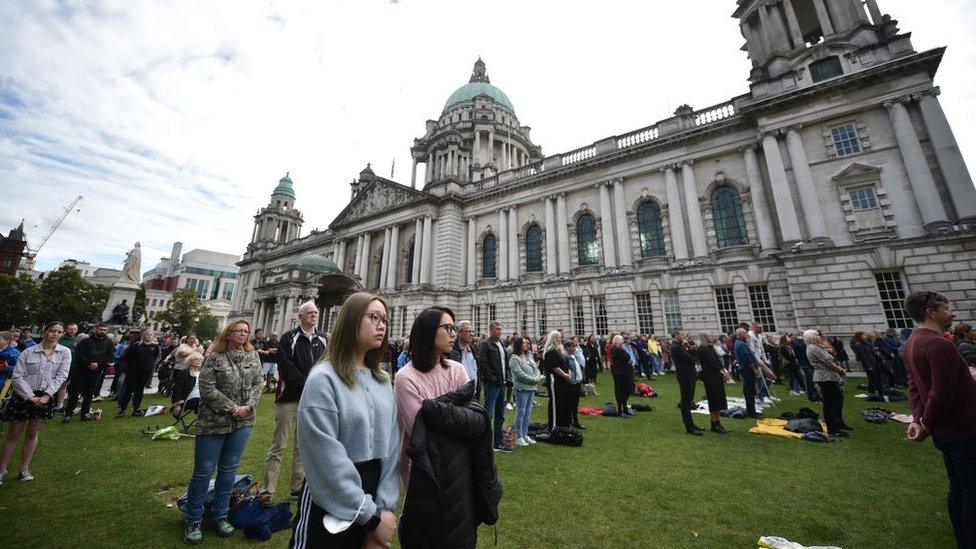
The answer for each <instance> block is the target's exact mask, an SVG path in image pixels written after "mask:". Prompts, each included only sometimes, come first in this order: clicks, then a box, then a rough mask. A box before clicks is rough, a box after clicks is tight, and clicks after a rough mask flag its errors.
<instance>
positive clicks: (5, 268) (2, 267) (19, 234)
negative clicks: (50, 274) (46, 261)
mask: <svg viewBox="0 0 976 549" xmlns="http://www.w3.org/2000/svg"><path fill="white" fill-rule="evenodd" d="M26 249H27V237H26V236H24V221H23V220H21V221H20V225H19V226H17V228H16V229H12V230H11V231H10V233H8V234H7V236H3V235H0V273H2V274H9V275H12V274H14V273H16V272H17V268H18V267H20V260H21V259H22V258H23V257H25V254H24V250H26ZM28 268H33V262H31V264H30V265H29V266H28Z"/></svg>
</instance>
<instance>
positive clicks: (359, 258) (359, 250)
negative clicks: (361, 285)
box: [353, 235, 363, 277]
mask: <svg viewBox="0 0 976 549" xmlns="http://www.w3.org/2000/svg"><path fill="white" fill-rule="evenodd" d="M353 272H354V273H355V274H356V276H358V277H362V272H363V235H359V237H358V238H357V239H356V268H355V269H354V270H353Z"/></svg>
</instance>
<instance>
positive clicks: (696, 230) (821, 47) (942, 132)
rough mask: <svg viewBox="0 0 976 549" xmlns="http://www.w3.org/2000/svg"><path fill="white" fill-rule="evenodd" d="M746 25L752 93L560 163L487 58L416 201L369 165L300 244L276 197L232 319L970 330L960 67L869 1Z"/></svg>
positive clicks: (251, 253)
mask: <svg viewBox="0 0 976 549" xmlns="http://www.w3.org/2000/svg"><path fill="white" fill-rule="evenodd" d="M733 17H734V18H736V19H738V21H739V25H740V28H741V30H742V35H743V37H744V38H745V47H744V48H743V49H744V50H745V51H746V52H748V56H749V59H750V60H751V62H752V70H751V72H750V74H749V75H748V77H749V90H748V92H747V93H745V94H742V95H739V96H736V97H733V98H732V99H730V100H728V101H726V102H724V103H722V104H719V105H715V106H711V107H708V108H704V109H694V108H692V107H690V106H687V105H685V106H681V107H679V108H678V109H677V110H676V111H675V113H674V116H673V117H671V118H668V119H666V120H661V121H658V122H656V123H654V124H651V125H648V126H645V127H642V128H639V129H636V130H634V131H632V132H629V133H626V134H624V135H617V136H609V137H605V138H602V139H599V140H597V141H595V142H593V143H592V144H589V145H586V146H583V147H580V148H578V149H575V150H572V151H568V152H565V153H561V154H554V155H549V156H545V155H543V154H542V151H541V148H540V147H539V146H538V145H535V144H534V143H532V141H531V140H530V133H529V128H528V127H526V126H524V125H522V124H521V122H520V121H519V118H518V117H517V116H516V114H515V109H514V107H513V105H512V102H511V101H510V100H509V99H508V97H507V96H506V95H505V94H504V93H503V92H502V91H501V90H499V89H498V88H497V87H495V86H494V85H492V84H491V83H490V81H489V78H488V74H487V71H486V68H485V65H484V63H483V62H481V60H478V62H477V63H476V64H475V66H474V71H473V74H472V76H471V79H470V82H469V83H467V84H465V85H464V86H462V87H460V88H459V89H458V90H457V91H455V92H454V93H453V94H452V95H451V96H450V98H449V99H448V101H447V103H446V104H445V106H444V109H443V112H442V113H441V114H440V116H439V117H438V118H437V119H436V120H428V121H427V123H426V132H425V134H424V135H423V137H421V138H419V139H416V140H414V143H413V146H412V147H411V149H410V151H411V155H412V158H413V159H414V166H413V168H414V169H413V175H412V176H411V185H410V186H407V185H403V184H399V183H397V182H394V181H390V180H387V179H384V178H382V177H379V176H377V175H376V174H375V173H373V171H372V170H371V169H370V168H369V167H367V168H366V169H365V170H363V171H362V172H361V173H360V174H359V177H358V179H356V180H355V181H354V182H353V183H351V193H352V196H351V200H350V202H349V204H348V205H347V206H346V208H345V209H344V210H343V211H342V212H341V213H340V214H339V215H338V216H337V217H336V218H335V219H334V220H333V221H332V223H331V224H330V225H329V227H328V228H327V229H326V230H318V231H312V232H311V233H309V234H307V235H306V236H300V231H301V226H302V215H301V213H300V212H299V211H298V210H296V209H295V198H296V195H295V192H294V186H293V182H292V181H291V179H290V178H289V177H288V176H286V177H285V178H283V179H282V180H281V181H280V183H279V185H278V187H277V188H275V190H274V192H273V193H272V196H271V202H270V203H269V204H268V206H267V207H265V208H263V209H261V210H259V211H258V212H257V214H256V215H255V226H254V232H253V235H252V241H251V243H250V244H249V245H248V248H247V251H246V252H245V254H244V257H243V260H242V261H241V262H240V263H239V264H238V265H239V266H240V279H239V280H240V283H239V284H238V285H237V291H236V293H235V296H234V302H233V308H234V311H232V314H239V315H242V316H245V317H250V318H252V319H253V320H254V321H255V323H256V325H257V326H260V327H263V328H266V329H274V330H278V331H281V330H284V329H287V328H289V327H291V326H292V325H293V322H294V321H293V319H294V316H295V311H296V309H297V305H298V304H299V303H300V302H301V301H302V300H305V299H316V300H317V301H318V302H319V304H320V305H322V306H325V307H330V306H333V305H337V304H339V303H341V301H342V299H343V297H344V296H345V295H347V294H348V292H351V291H353V290H354V289H358V288H366V289H369V290H372V291H376V292H378V293H379V294H381V295H383V296H384V297H385V298H386V299H387V300H388V302H389V304H390V305H391V307H392V311H391V313H392V314H391V317H392V319H393V321H392V324H391V331H392V335H393V336H401V335H403V334H405V333H406V332H407V331H408V329H409V325H410V323H411V322H412V319H413V317H414V315H415V314H416V313H417V312H419V310H420V309H422V308H423V307H425V306H428V305H432V304H439V305H445V306H448V307H451V308H452V309H453V310H454V311H455V312H456V313H457V314H458V316H459V318H462V319H471V320H473V321H474V323H475V325H476V327H477V329H478V330H479V331H484V330H485V329H486V327H487V323H488V322H489V321H491V320H495V319H497V320H500V321H502V322H503V323H504V324H505V327H506V331H509V332H511V331H514V330H520V331H521V330H526V331H528V332H529V333H530V334H532V335H534V336H537V335H539V334H541V333H544V332H546V331H548V330H551V329H554V328H562V329H565V330H567V331H568V332H570V333H576V334H583V333H599V334H605V333H607V332H609V331H612V330H623V329H627V330H634V331H639V332H643V333H647V332H657V333H663V332H665V331H670V330H671V329H673V328H675V327H678V326H683V327H685V328H687V329H690V330H693V331H698V330H711V331H713V332H715V331H719V330H721V331H723V332H725V331H728V330H729V329H730V328H732V327H733V326H735V325H736V324H737V323H738V322H739V321H744V320H753V319H755V320H757V321H760V322H762V323H764V324H765V325H766V326H767V329H768V331H780V332H783V331H795V330H798V329H800V328H807V327H817V328H820V329H823V330H824V331H825V332H828V333H836V334H841V335H843V334H850V333H851V332H852V331H853V330H855V329H882V328H885V327H894V328H900V327H905V326H908V325H909V324H910V321H909V320H908V319H907V318H906V316H905V314H904V312H903V311H902V309H901V306H900V304H901V301H902V299H903V298H904V296H905V295H906V293H907V292H908V291H909V289H911V288H931V289H936V290H939V291H944V292H946V293H947V294H948V295H949V296H950V298H951V299H952V300H953V302H954V306H955V308H956V309H957V312H958V316H959V317H960V318H963V319H972V318H973V313H974V311H976V280H974V279H973V276H972V272H973V269H976V232H974V230H976V191H974V188H973V181H972V178H971V176H970V174H969V171H968V170H967V168H966V165H965V163H964V161H963V157H962V155H961V154H960V151H959V148H958V146H957V144H956V141H955V139H954V137H953V134H952V130H951V129H950V126H949V123H948V121H947V119H946V116H945V114H944V113H943V111H942V108H941V107H940V105H939V99H938V96H939V88H938V87H936V86H935V85H934V78H935V73H936V71H937V69H938V67H939V63H940V61H941V59H942V55H943V53H944V48H938V49H934V50H930V51H924V52H917V51H915V49H914V48H913V47H912V43H911V40H910V36H909V34H907V33H901V32H900V31H899V30H898V28H897V22H896V21H894V20H893V19H891V17H889V16H888V15H882V13H881V11H880V10H879V8H878V5H877V2H876V1H874V0H867V1H866V2H861V0H738V2H737V6H736V9H735V12H734V13H733ZM733 46H735V44H728V45H727V47H733ZM635 125H636V124H635ZM419 163H424V164H426V176H425V178H424V181H423V182H422V185H421V186H420V188H417V187H418V185H417V181H416V179H417V177H416V168H417V164H419ZM330 313H331V314H328V313H327V314H325V315H323V324H327V323H328V322H329V320H330V317H333V318H334V314H335V310H334V308H333V309H332V310H331V311H330Z"/></svg>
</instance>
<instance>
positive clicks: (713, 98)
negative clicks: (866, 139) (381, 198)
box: [0, 0, 976, 268]
mask: <svg viewBox="0 0 976 549" xmlns="http://www.w3.org/2000/svg"><path fill="white" fill-rule="evenodd" d="M880 3H881V7H882V10H883V11H885V12H889V13H891V14H892V15H893V16H894V17H895V19H898V20H899V22H900V26H901V29H902V30H903V31H911V32H912V33H913V35H912V38H913V41H914V44H915V46H916V49H918V50H924V49H929V48H932V47H937V46H940V45H948V46H949V50H948V52H947V54H946V57H945V60H944V62H943V64H942V67H941V69H940V72H939V75H938V76H937V79H936V81H937V83H938V84H939V85H941V86H942V89H943V94H942V96H941V100H942V102H943V106H944V108H945V110H946V112H947V114H948V116H949V119H950V121H951V122H952V123H953V128H954V130H955V132H956V137H957V139H958V140H959V142H960V147H961V148H962V149H963V151H964V152H965V153H966V154H967V156H968V157H969V160H970V165H971V166H973V167H974V168H976V156H974V155H973V154H972V152H971V151H972V150H973V147H974V146H976V126H974V124H973V122H974V121H976V101H974V100H976V91H973V90H972V88H971V86H969V85H968V81H967V80H966V76H967V75H968V74H970V73H971V72H972V71H973V69H974V68H976V46H974V45H973V44H972V43H971V41H970V40H969V39H968V38H969V37H968V29H970V28H972V26H973V25H974V23H976V6H974V5H972V4H971V3H970V2H967V1H965V0H954V1H946V0H942V1H938V2H935V3H931V2H924V3H922V2H910V1H908V0H897V1H896V0H888V1H886V0H881V2H880ZM734 7H735V3H734V2H732V1H731V0H729V1H724V2H720V1H717V0H710V1H707V2H706V1H697V2H684V3H669V4H667V5H666V6H664V5H661V3H657V2H654V3H651V2H602V3H592V2H559V3H554V2H513V1H507V0H503V1H499V2H492V3H489V4H486V3H483V2H481V3H475V2H459V1H446V0H438V1H423V2H421V1H417V0H404V1H402V2H398V3H397V2H392V3H391V2H381V1H370V2H329V3H320V2H288V1H282V2H268V3H265V2H232V1H224V2H207V3H204V2H197V1H184V2H165V3H164V2H148V1H145V2H122V1H116V2H103V3H90V2H53V1H51V2H29V3H28V2H17V3H9V2H8V3H3V4H0V36H2V37H3V38H2V39H0V181H3V187H4V190H5V191H6V192H5V193H4V200H3V208H0V230H4V231H5V230H8V229H9V228H10V227H12V226H14V225H16V224H17V223H19V221H20V218H21V217H24V218H26V219H27V223H26V226H27V228H28V236H29V238H30V239H31V244H32V245H36V244H37V241H38V240H39V239H40V237H41V236H42V235H43V233H44V232H46V229H47V227H48V226H49V224H50V223H51V222H52V221H53V220H54V218H55V217H56V216H57V215H58V214H59V213H60V208H61V206H62V205H64V204H66V203H67V202H68V201H70V200H71V198H73V197H74V196H76V195H77V194H82V195H84V196H85V200H84V202H83V203H82V211H81V213H80V214H73V215H72V216H69V218H68V220H67V221H66V222H65V224H64V225H63V226H62V228H61V229H60V230H59V232H58V233H56V235H55V236H54V237H53V238H52V239H51V241H50V242H49V243H48V245H47V247H46V248H45V249H44V251H43V252H42V254H41V256H40V257H39V265H40V266H41V267H42V268H50V267H51V266H53V265H56V264H57V263H58V262H59V261H60V260H61V259H63V258H65V257H74V258H79V259H88V260H90V261H92V262H93V263H95V264H100V265H109V266H117V264H121V261H122V259H123V257H124V253H125V251H126V250H127V249H128V248H129V247H131V245H132V243H133V242H134V241H136V240H140V241H142V244H143V249H144V254H143V257H144V261H143V268H149V267H151V266H152V265H153V264H154V263H155V261H156V258H157V257H159V256H163V255H166V254H168V252H169V247H170V243H171V242H172V241H174V240H181V241H183V242H184V243H185V249H192V248H198V247H199V248H206V249H213V250H217V251H223V252H229V253H241V252H242V251H243V249H244V246H245V245H246V243H247V240H248V238H249V237H250V234H251V228H252V225H251V224H252V219H251V216H252V215H253V214H254V211H255V210H256V209H257V208H259V207H261V206H262V205H264V204H265V203H266V202H267V198H268V194H269V193H270V191H271V189H272V188H274V186H275V184H276V183H277V180H278V178H280V177H281V176H282V175H283V174H284V172H285V171H291V174H292V178H293V179H294V180H295V188H296V192H297V194H298V207H299V208H300V209H301V210H302V211H303V213H304V215H305V220H306V224H305V228H304V232H305V233H307V232H308V231H310V230H311V229H312V228H315V227H319V228H324V227H326V226H327V225H328V223H329V222H330V221H331V219H332V218H333V217H334V216H335V214H336V213H338V211H339V210H340V209H341V208H342V207H343V206H344V202H345V198H346V196H347V193H348V186H347V182H348V181H349V180H350V179H352V178H354V177H355V176H356V175H357V174H358V172H359V171H360V170H361V169H362V168H363V167H364V166H365V164H366V163H367V162H372V163H373V167H374V169H375V171H376V172H377V173H379V174H381V175H384V176H387V175H389V170H390V164H391V162H392V160H393V159H394V158H396V166H397V173H396V179H397V180H399V181H401V182H405V183H409V178H410V174H409V169H410V157H409V147H410V145H411V144H412V140H413V138H415V137H419V136H420V135H422V134H423V133H424V121H425V120H427V119H429V118H435V117H437V116H438V115H439V113H440V110H441V108H442V107H443V104H444V101H445V100H446V98H447V97H448V95H450V93H451V92H452V91H453V90H454V89H455V88H457V87H458V86H460V85H462V84H463V83H465V82H466V81H467V77H468V75H469V72H470V70H471V64H472V62H473V61H474V60H475V58H477V56H479V55H481V56H482V57H483V58H484V59H485V61H486V63H487V65H488V72H489V75H490V76H491V79H492V82H493V83H494V84H496V85H497V86H499V87H500V88H502V89H503V90H504V91H505V92H506V93H507V94H508V95H509V97H510V98H511V100H512V102H513V103H514V105H515V108H516V111H517V112H518V115H519V118H520V121H521V122H522V123H523V124H527V125H530V126H532V128H533V129H532V136H533V140H534V141H535V142H536V143H538V144H541V145H542V146H543V150H544V152H545V153H547V154H553V153H557V152H560V151H566V150H569V149H573V148H576V147H579V146H582V145H585V144H587V143H591V142H593V141H596V140H599V139H601V138H603V137H606V136H608V135H613V134H618V133H623V132H625V131H628V130H631V129H636V128H639V127H642V126H646V125H649V124H651V123H653V122H655V121H656V120H659V119H662V118H665V117H667V116H669V115H670V113H671V111H673V110H674V109H675V108H676V107H677V106H678V105H680V104H682V103H689V104H691V105H692V106H694V107H696V108H701V107H705V106H708V105H711V104H715V103H719V102H722V101H724V100H726V99H729V98H731V97H733V96H736V95H739V94H741V93H744V92H745V91H746V90H747V84H746V77H747V74H748V68H749V64H748V61H747V59H746V57H745V54H744V53H743V52H741V51H739V47H740V46H741V44H742V37H741V36H740V34H739V30H738V26H737V24H736V21H735V20H733V19H732V18H730V17H729V15H730V14H731V12H732V10H733V9H734ZM421 171H422V168H421ZM337 197H338V198H339V199H337Z"/></svg>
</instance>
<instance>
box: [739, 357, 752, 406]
mask: <svg viewBox="0 0 976 549" xmlns="http://www.w3.org/2000/svg"><path fill="white" fill-rule="evenodd" d="M739 374H740V375H741V376H742V398H744V399H746V413H747V414H749V417H752V416H754V415H756V373H755V372H753V371H752V370H751V369H750V368H740V369H739Z"/></svg>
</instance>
